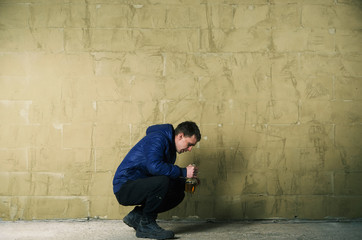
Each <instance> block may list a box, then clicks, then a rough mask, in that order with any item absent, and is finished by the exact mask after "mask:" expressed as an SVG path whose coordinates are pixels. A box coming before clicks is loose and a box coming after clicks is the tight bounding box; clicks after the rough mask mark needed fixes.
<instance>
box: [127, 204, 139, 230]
mask: <svg viewBox="0 0 362 240" xmlns="http://www.w3.org/2000/svg"><path fill="white" fill-rule="evenodd" d="M141 217H142V211H141V210H139V209H138V208H137V207H135V208H134V209H133V210H132V211H131V212H130V213H128V214H127V216H125V217H124V218H123V222H124V223H125V224H127V225H128V226H130V227H133V228H134V230H137V228H138V225H139V223H140V220H141Z"/></svg>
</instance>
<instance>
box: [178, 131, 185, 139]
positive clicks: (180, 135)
mask: <svg viewBox="0 0 362 240" xmlns="http://www.w3.org/2000/svg"><path fill="white" fill-rule="evenodd" d="M183 136H184V133H182V132H180V133H179V134H177V139H178V140H181V139H182V138H183Z"/></svg>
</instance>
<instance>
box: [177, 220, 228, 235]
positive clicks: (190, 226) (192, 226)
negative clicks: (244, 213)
mask: <svg viewBox="0 0 362 240" xmlns="http://www.w3.org/2000/svg"><path fill="white" fill-rule="evenodd" d="M228 224H229V223H227V222H218V223H215V222H191V223H187V225H184V224H183V225H180V226H177V225H176V226H175V225H174V226H173V228H172V231H173V232H174V233H175V234H183V233H195V232H198V233H200V232H207V231H210V230H211V229H216V228H220V227H223V226H225V225H228Z"/></svg>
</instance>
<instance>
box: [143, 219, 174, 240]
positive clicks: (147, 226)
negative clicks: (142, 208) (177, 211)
mask: <svg viewBox="0 0 362 240" xmlns="http://www.w3.org/2000/svg"><path fill="white" fill-rule="evenodd" d="M136 237H138V238H152V239H172V238H174V237H175V234H174V233H173V232H172V231H167V230H164V229H162V228H161V227H160V226H158V225H157V223H156V220H155V219H152V218H146V217H142V218H141V221H140V223H139V225H138V228H137V232H136Z"/></svg>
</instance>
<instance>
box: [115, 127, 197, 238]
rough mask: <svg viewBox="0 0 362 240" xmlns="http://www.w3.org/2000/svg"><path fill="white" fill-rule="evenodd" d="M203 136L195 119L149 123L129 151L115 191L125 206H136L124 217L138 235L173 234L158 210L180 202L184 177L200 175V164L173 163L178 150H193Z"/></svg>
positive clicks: (157, 236)
mask: <svg viewBox="0 0 362 240" xmlns="http://www.w3.org/2000/svg"><path fill="white" fill-rule="evenodd" d="M200 139H201V134H200V130H199V128H198V126H197V125H196V124H195V123H194V122H189V121H187V122H183V123H180V124H179V125H178V126H177V127H176V129H174V128H173V126H172V125H171V124H160V125H153V126H150V127H149V128H148V129H147V131H146V136H145V137H143V138H142V139H141V140H140V141H139V142H138V143H137V144H136V145H135V146H134V147H133V148H132V149H131V150H130V151H129V152H128V154H127V155H126V157H125V158H124V159H123V161H122V163H121V164H120V165H119V167H118V168H117V171H116V173H115V176H114V179H113V192H114V194H115V195H116V198H117V200H118V202H119V203H120V204H121V205H124V206H135V205H136V207H135V208H134V209H133V210H132V211H131V212H130V213H129V214H128V215H127V216H126V217H124V219H123V221H124V223H126V224H127V225H128V226H130V227H133V228H134V229H135V230H136V236H137V237H139V238H154V239H168V238H173V237H174V233H173V232H172V231H166V230H164V229H162V228H161V227H160V226H158V225H157V223H156V218H157V215H158V213H161V212H165V211H168V210H170V209H172V208H174V207H176V206H177V205H178V204H180V203H181V202H182V200H183V198H184V197H185V193H184V189H185V178H197V170H198V169H197V167H195V166H194V165H189V166H187V167H186V168H180V167H179V166H177V165H174V163H175V161H176V153H179V154H181V153H184V152H188V151H191V150H192V148H193V147H194V146H195V145H196V143H197V142H199V141H200Z"/></svg>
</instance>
